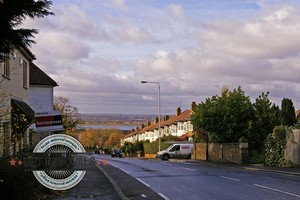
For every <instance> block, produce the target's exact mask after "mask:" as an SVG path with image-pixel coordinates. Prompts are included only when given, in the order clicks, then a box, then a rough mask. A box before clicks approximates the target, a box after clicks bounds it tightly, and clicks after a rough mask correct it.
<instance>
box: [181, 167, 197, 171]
mask: <svg viewBox="0 0 300 200" xmlns="http://www.w3.org/2000/svg"><path fill="white" fill-rule="evenodd" d="M184 169H186V170H189V171H193V172H195V171H196V170H195V169H191V168H187V167H184Z"/></svg>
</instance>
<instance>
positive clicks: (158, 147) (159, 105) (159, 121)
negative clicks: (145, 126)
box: [141, 81, 160, 151]
mask: <svg viewBox="0 0 300 200" xmlns="http://www.w3.org/2000/svg"><path fill="white" fill-rule="evenodd" d="M141 83H154V84H157V85H158V151H160V83H159V82H152V81H141Z"/></svg>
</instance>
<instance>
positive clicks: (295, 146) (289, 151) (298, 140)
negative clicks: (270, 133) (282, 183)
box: [284, 129, 300, 166]
mask: <svg viewBox="0 0 300 200" xmlns="http://www.w3.org/2000/svg"><path fill="white" fill-rule="evenodd" d="M284 158H285V159H286V160H287V161H292V162H293V165H297V166H299V165H300V129H295V130H293V135H292V137H291V138H290V139H287V147H286V149H285V154H284Z"/></svg>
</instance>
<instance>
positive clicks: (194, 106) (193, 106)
mask: <svg viewBox="0 0 300 200" xmlns="http://www.w3.org/2000/svg"><path fill="white" fill-rule="evenodd" d="M195 108H196V102H195V101H192V104H191V109H192V111H193V110H195Z"/></svg>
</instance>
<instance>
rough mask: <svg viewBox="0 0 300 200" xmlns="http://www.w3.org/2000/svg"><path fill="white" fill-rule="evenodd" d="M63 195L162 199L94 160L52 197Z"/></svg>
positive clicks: (299, 171) (290, 171)
mask: <svg viewBox="0 0 300 200" xmlns="http://www.w3.org/2000/svg"><path fill="white" fill-rule="evenodd" d="M170 162H188V163H193V164H197V165H210V166H215V167H235V168H240V169H244V170H252V171H266V172H272V173H280V174H287V175H293V176H300V167H293V168H278V167H265V166H263V165H238V164H233V163H220V162H213V161H202V160H177V159H170ZM67 199H71V200H72V199H81V200H90V199H101V200H125V199H132V200H139V199H157V200H160V199H164V198H163V197H162V196H160V195H159V194H157V193H156V192H154V191H153V190H152V189H151V188H149V187H147V186H146V185H144V184H143V183H141V182H139V181H138V180H137V179H135V178H133V177H131V176H130V175H129V174H127V173H125V172H124V171H122V170H120V169H117V168H116V167H114V166H112V165H109V164H107V165H103V164H102V165H99V164H95V165H94V166H92V167H90V168H89V169H88V170H87V173H86V175H85V177H84V178H83V180H82V181H81V182H80V183H79V184H78V185H76V186H75V187H73V188H71V189H69V190H68V191H67V192H66V194H65V195H64V196H61V197H57V198H55V200H67Z"/></svg>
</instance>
